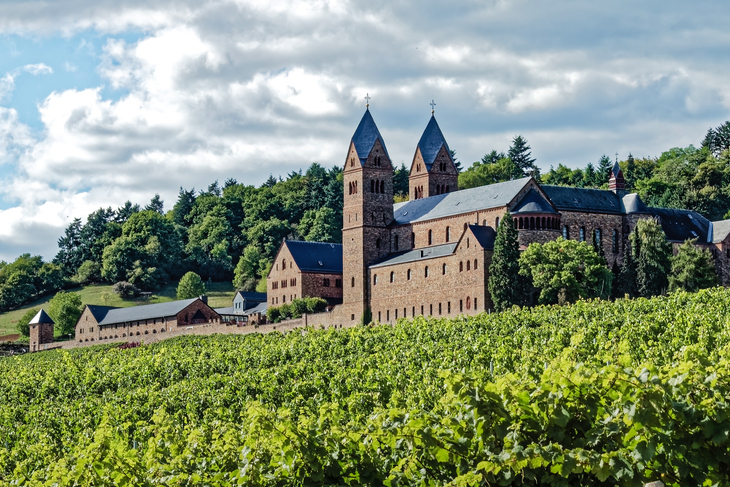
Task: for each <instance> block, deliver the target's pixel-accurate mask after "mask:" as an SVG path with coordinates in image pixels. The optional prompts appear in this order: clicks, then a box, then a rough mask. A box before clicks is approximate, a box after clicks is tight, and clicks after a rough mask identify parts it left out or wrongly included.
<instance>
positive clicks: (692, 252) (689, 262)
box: [669, 239, 717, 292]
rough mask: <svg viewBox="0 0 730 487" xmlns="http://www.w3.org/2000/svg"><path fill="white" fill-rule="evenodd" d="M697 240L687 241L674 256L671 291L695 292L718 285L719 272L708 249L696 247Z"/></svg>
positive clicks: (670, 279) (670, 277)
mask: <svg viewBox="0 0 730 487" xmlns="http://www.w3.org/2000/svg"><path fill="white" fill-rule="evenodd" d="M696 242H697V239H694V240H687V241H686V242H685V243H683V244H682V245H680V246H679V248H678V249H677V253H676V254H675V255H673V256H672V270H671V273H670V275H669V290H670V291H676V290H679V289H682V290H684V291H690V292H695V291H699V290H700V289H705V288H708V287H712V286H716V285H717V270H716V269H715V264H714V262H713V259H712V254H711V253H710V251H709V250H708V249H703V248H700V247H698V246H697V245H695V244H696Z"/></svg>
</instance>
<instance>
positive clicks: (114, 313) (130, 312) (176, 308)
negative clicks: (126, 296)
mask: <svg viewBox="0 0 730 487" xmlns="http://www.w3.org/2000/svg"><path fill="white" fill-rule="evenodd" d="M198 299H200V298H192V299H183V300H180V301H170V302H167V303H157V304H145V305H142V306H132V307H131V308H110V307H108V306H89V310H90V311H91V314H93V315H94V318H96V320H97V322H98V323H99V324H100V325H110V324H114V323H126V322H129V321H140V320H149V319H153V318H163V317H165V316H174V315H176V314H178V313H179V312H180V311H182V310H184V309H185V308H187V307H188V306H190V305H191V304H193V303H194V302H195V301H197V300H198ZM97 314H98V315H97ZM99 318H101V319H99Z"/></svg>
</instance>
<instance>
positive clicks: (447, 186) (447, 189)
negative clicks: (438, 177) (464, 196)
mask: <svg viewBox="0 0 730 487" xmlns="http://www.w3.org/2000/svg"><path fill="white" fill-rule="evenodd" d="M446 192H447V193H448V192H449V185H448V184H447V185H446Z"/></svg>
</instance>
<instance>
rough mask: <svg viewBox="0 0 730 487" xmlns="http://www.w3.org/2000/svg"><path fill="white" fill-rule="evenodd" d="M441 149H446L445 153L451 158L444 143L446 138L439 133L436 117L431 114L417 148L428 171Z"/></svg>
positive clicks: (449, 151) (447, 145)
mask: <svg viewBox="0 0 730 487" xmlns="http://www.w3.org/2000/svg"><path fill="white" fill-rule="evenodd" d="M441 147H446V152H447V153H448V154H449V157H451V150H450V149H449V144H447V143H446V138H445V137H444V134H443V133H442V132H441V128H440V127H439V124H438V122H436V117H435V116H434V115H433V114H432V115H431V120H429V121H428V125H426V130H424V131H423V135H421V140H419V141H418V148H419V149H421V157H423V162H424V164H426V169H427V170H428V171H430V170H431V165H432V164H433V163H434V161H435V160H436V156H437V155H438V153H439V151H440V150H441Z"/></svg>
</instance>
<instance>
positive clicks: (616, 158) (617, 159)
mask: <svg viewBox="0 0 730 487" xmlns="http://www.w3.org/2000/svg"><path fill="white" fill-rule="evenodd" d="M616 162H618V152H617V153H616Z"/></svg>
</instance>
